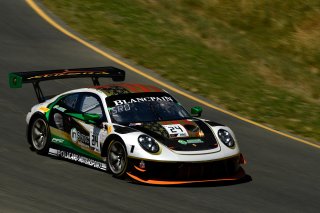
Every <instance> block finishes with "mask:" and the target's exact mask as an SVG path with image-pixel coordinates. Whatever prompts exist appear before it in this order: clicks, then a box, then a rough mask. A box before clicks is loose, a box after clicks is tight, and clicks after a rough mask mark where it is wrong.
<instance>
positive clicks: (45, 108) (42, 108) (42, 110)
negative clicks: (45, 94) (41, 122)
mask: <svg viewBox="0 0 320 213" xmlns="http://www.w3.org/2000/svg"><path fill="white" fill-rule="evenodd" d="M39 110H40V111H41V112H44V113H45V112H48V111H49V110H50V109H49V108H47V107H43V106H42V107H40V108H39Z"/></svg>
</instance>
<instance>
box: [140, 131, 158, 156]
mask: <svg viewBox="0 0 320 213" xmlns="http://www.w3.org/2000/svg"><path fill="white" fill-rule="evenodd" d="M138 142H139V144H140V146H141V147H142V148H143V149H144V150H146V151H147V152H151V153H157V152H159V145H158V144H157V143H156V141H155V140H154V139H153V138H151V137H149V136H147V135H140V136H139V137H138Z"/></svg>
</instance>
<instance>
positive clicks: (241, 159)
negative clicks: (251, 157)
mask: <svg viewBox="0 0 320 213" xmlns="http://www.w3.org/2000/svg"><path fill="white" fill-rule="evenodd" d="M240 164H243V165H246V164H247V160H246V159H245V158H244V157H243V155H242V154H240Z"/></svg>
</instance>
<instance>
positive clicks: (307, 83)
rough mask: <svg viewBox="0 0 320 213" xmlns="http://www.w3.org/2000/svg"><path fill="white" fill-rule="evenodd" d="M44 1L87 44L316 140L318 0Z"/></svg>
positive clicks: (319, 119)
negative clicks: (94, 45) (105, 48)
mask: <svg viewBox="0 0 320 213" xmlns="http://www.w3.org/2000/svg"><path fill="white" fill-rule="evenodd" d="M43 2H44V4H45V5H46V6H47V7H48V8H50V9H51V10H52V11H53V12H54V13H56V14H57V15H58V16H60V17H61V18H62V19H63V20H64V21H65V22H66V23H67V24H69V25H70V26H71V27H72V28H74V29H75V30H77V31H78V32H80V33H81V34H83V35H84V36H86V37H87V38H88V39H89V40H93V41H95V42H98V43H100V44H102V45H105V46H107V47H108V48H110V49H112V50H113V51H114V52H116V53H118V54H119V55H121V56H123V57H126V58H129V59H131V60H134V61H136V63H138V64H140V65H142V66H145V67H147V68H150V69H152V70H155V71H156V72H158V73H159V74H161V75H162V76H163V77H165V78H167V79H169V80H170V81H172V82H175V83H176V84H178V85H179V86H181V87H183V88H185V89H188V90H190V91H192V92H195V93H198V94H200V95H202V96H205V97H208V98H209V99H211V100H213V101H214V102H216V103H218V104H219V105H221V106H223V107H225V108H226V109H228V110H231V111H234V112H236V113H238V114H241V115H243V116H245V117H247V118H249V119H252V120H255V121H258V122H260V123H264V124H268V125H269V126H272V127H274V128H276V129H279V130H284V131H288V132H292V133H294V134H298V135H301V136H303V137H307V138H309V139H311V140H314V141H320V130H319V129H320V86H319V85H320V22H319V20H320V1H317V0H303V1H302V0H297V1H282V0H270V1H252V0H242V1H231V0H220V1H219V0H216V1H205V0H197V1H195V0H176V1H171V0H158V1H157V0H118V1H105V0H43Z"/></svg>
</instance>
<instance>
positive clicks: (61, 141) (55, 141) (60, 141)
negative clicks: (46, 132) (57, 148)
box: [51, 138, 64, 143]
mask: <svg viewBox="0 0 320 213" xmlns="http://www.w3.org/2000/svg"><path fill="white" fill-rule="evenodd" d="M51 141H52V142H53V143H63V142H64V140H63V139H60V138H52V140H51Z"/></svg>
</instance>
